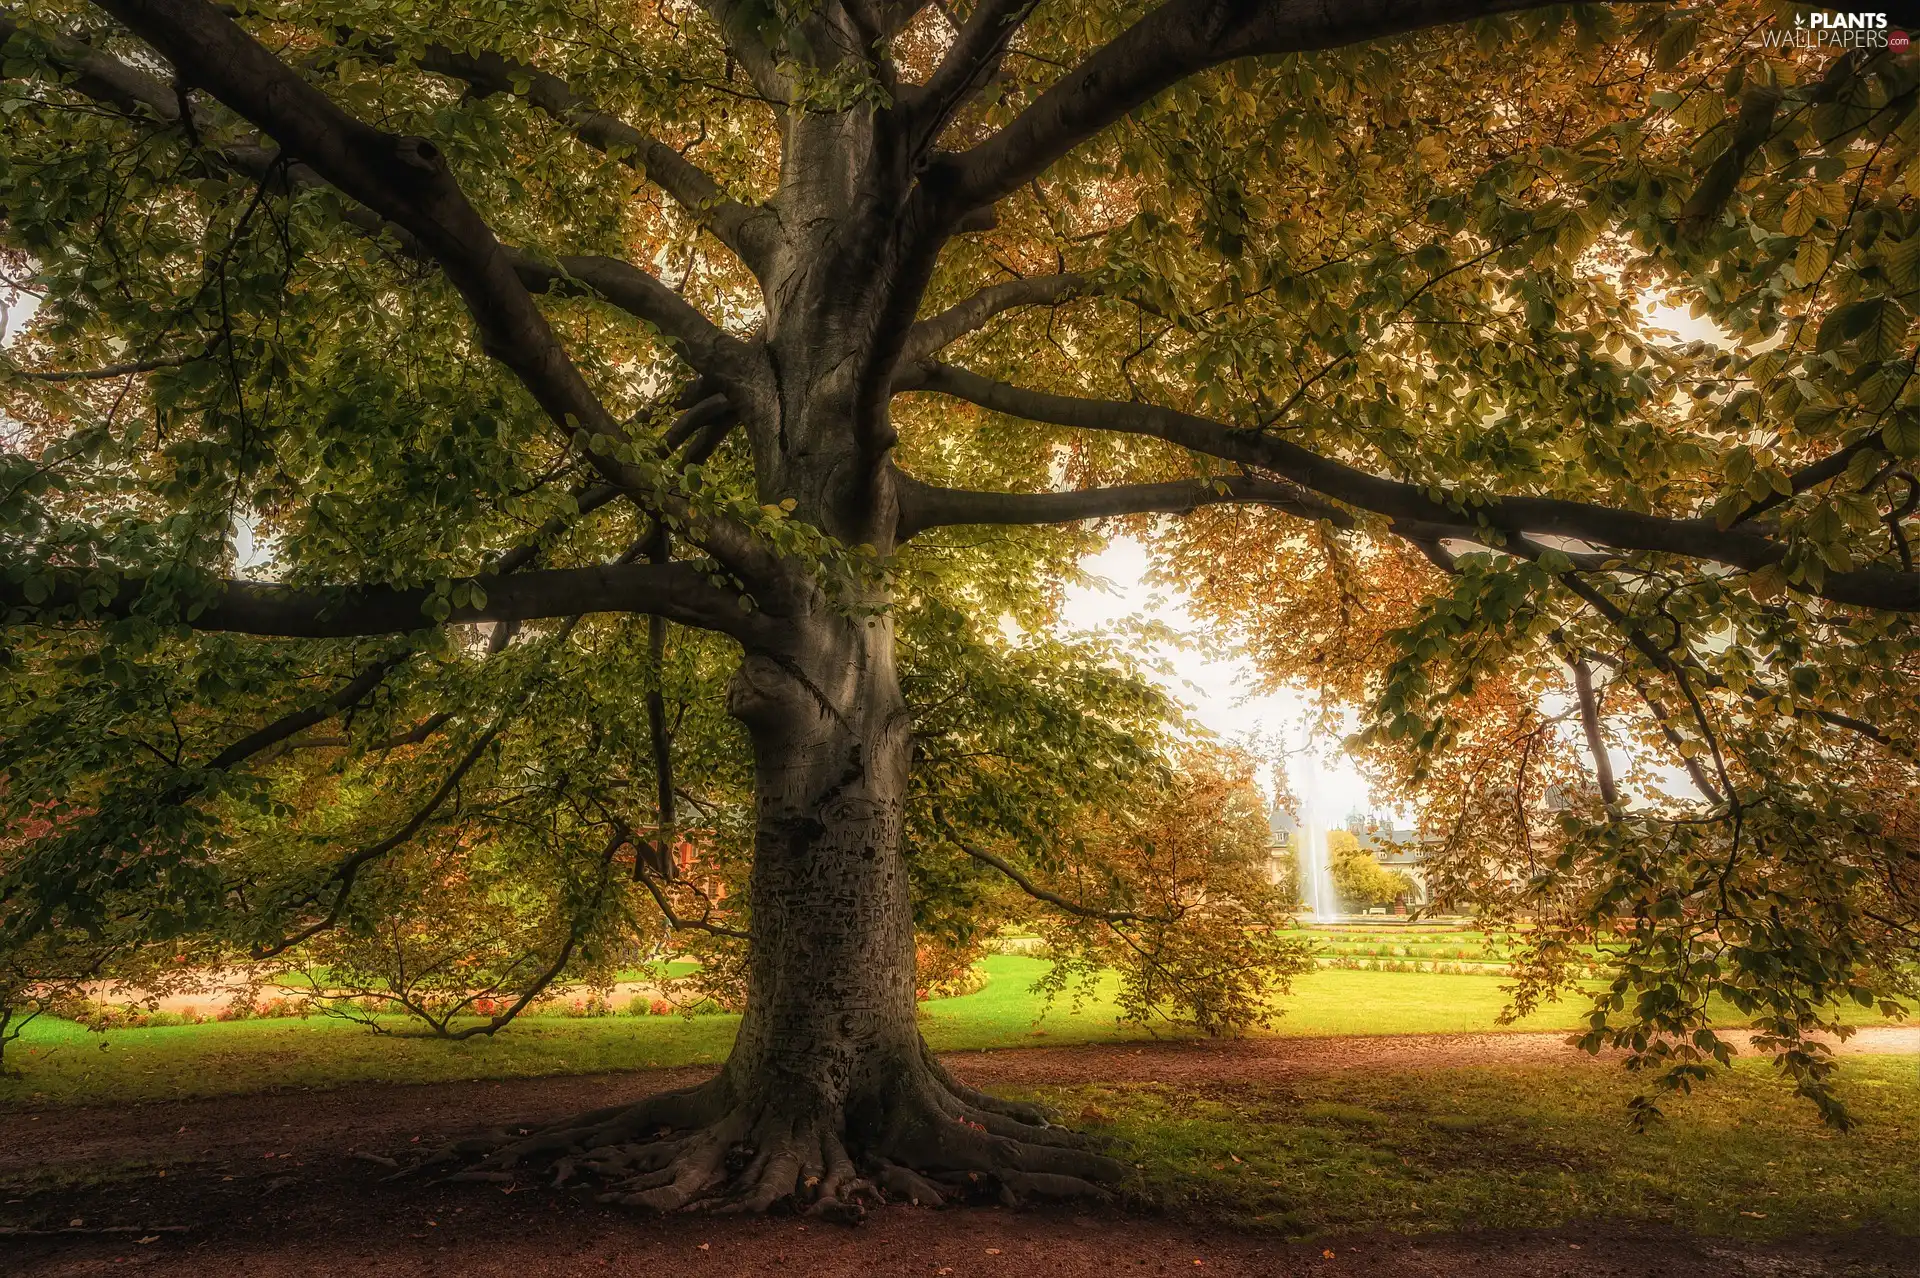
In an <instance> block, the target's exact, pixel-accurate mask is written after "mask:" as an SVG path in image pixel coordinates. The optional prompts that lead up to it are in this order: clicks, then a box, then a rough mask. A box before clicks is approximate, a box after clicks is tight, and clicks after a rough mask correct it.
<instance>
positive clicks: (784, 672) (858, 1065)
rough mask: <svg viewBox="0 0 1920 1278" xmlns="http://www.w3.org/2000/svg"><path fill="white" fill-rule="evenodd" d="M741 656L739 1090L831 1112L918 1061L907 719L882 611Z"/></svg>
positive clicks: (735, 698)
mask: <svg viewBox="0 0 1920 1278" xmlns="http://www.w3.org/2000/svg"><path fill="white" fill-rule="evenodd" d="M806 638H807V640H809V642H806V643H803V644H801V645H798V646H797V649H798V650H797V651H796V652H794V653H793V654H792V655H783V656H782V657H777V658H776V657H772V656H766V655H760V654H749V655H748V656H747V658H746V659H745V660H744V661H743V662H742V663H741V666H740V669H739V671H738V672H737V673H736V674H735V675H734V680H733V685H732V687H731V689H730V690H729V708H730V709H731V710H732V711H733V713H734V714H735V716H737V717H738V718H739V719H740V720H741V721H742V722H743V723H744V724H746V726H747V729H748V731H749V733H750V734H751V736H752V738H753V748H754V762H755V769H754V781H755V792H756V793H755V802H756V805H757V807H758V828H757V831H756V836H755V848H754V862H753V885H752V904H753V940H752V942H751V943H750V944H751V954H752V961H751V966H750V969H749V970H750V978H749V996H748V1004H747V1013H746V1018H745V1020H744V1021H743V1022H742V1023H741V1026H740V1036H739V1038H738V1040H737V1041H736V1042H735V1044H734V1050H733V1055H732V1057H731V1058H730V1060H729V1061H728V1063H727V1076H728V1078H729V1080H730V1084H731V1086H732V1089H733V1090H734V1091H735V1093H736V1094H737V1095H739V1096H741V1097H761V1098H766V1099H768V1100H769V1101H771V1102H772V1103H775V1104H777V1105H781V1106H789V1107H795V1108H797V1109H800V1110H803V1111H808V1112H811V1113H829V1112H833V1111H835V1110H837V1109H839V1108H840V1107H843V1106H844V1105H846V1104H847V1102H848V1101H849V1099H850V1098H866V1097H871V1096H873V1095H874V1094H876V1093H877V1092H879V1091H884V1090H885V1089H887V1088H888V1087H891V1086H893V1085H894V1083H895V1082H897V1080H898V1078H899V1077H900V1076H901V1074H902V1072H903V1071H907V1070H910V1069H912V1068H914V1067H916V1066H917V1064H918V1061H919V1056H920V1037H919V1032H918V1030H917V1029H916V1028H915V1025H914V997H913V994H914V954H913V908H912V902H911V900H910V898H909V892H908V884H907V868H906V862H905V860H904V858H903V856H902V853H901V824H902V815H903V812H904V809H905V803H906V789H907V758H908V753H909V748H910V724H909V719H908V715H907V709H906V703H905V701H904V700H903V699H902V697H901V695H900V686H899V681H898V680H897V678H896V677H895V673H894V666H893V633H892V623H891V621H890V620H889V619H887V618H884V617H880V618H872V619H866V620H862V619H858V618H854V619H843V618H838V617H835V618H831V619H829V620H827V621H825V622H824V623H821V624H817V625H815V626H814V627H812V628H811V632H810V633H808V634H807V636H806Z"/></svg>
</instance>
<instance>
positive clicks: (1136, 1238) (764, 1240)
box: [0, 1029, 1920, 1278]
mask: <svg viewBox="0 0 1920 1278" xmlns="http://www.w3.org/2000/svg"><path fill="white" fill-rule="evenodd" d="M1843 1050H1846V1051H1849V1052H1859V1051H1865V1052H1876V1053H1887V1052H1903V1053H1911V1054H1914V1055H1915V1056H1916V1059H1920V1029H1908V1030H1897V1029H1896V1030H1870V1031H1866V1032H1864V1033H1862V1034H1860V1035H1858V1036H1856V1037H1855V1038H1854V1039H1853V1040H1851V1041H1850V1042H1849V1043H1847V1044H1846V1045H1845V1046H1844V1048H1843ZM945 1059H946V1060H947V1062H948V1064H949V1066H950V1067H951V1068H953V1069H954V1071H955V1072H956V1073H957V1074H959V1075H960V1076H961V1077H963V1078H965V1079H966V1080H967V1081H969V1082H972V1083H975V1084H978V1085H984V1086H1016V1087H1018V1086H1030V1085H1037V1084H1073V1083H1081V1082H1140V1081H1163V1082H1185V1083H1189V1084H1193V1085H1199V1084H1203V1083H1221V1082H1229V1083H1230V1082H1234V1081H1236V1080H1247V1081H1259V1080H1268V1079H1274V1078H1280V1077H1285V1076H1287V1075H1289V1074H1296V1075H1299V1074H1317V1073H1326V1072H1330V1071H1339V1070H1345V1069H1352V1068H1360V1067H1364V1068H1369V1069H1396V1068H1397V1069H1429V1068H1443V1067H1450V1066H1467V1065H1475V1064H1486V1063H1490V1062H1495V1061H1500V1062H1516V1061H1517V1062H1534V1063H1545V1062H1549V1061H1555V1060H1560V1061H1569V1062H1573V1061H1588V1060H1591V1058H1588V1057H1585V1056H1583V1055H1582V1054H1580V1053H1577V1052H1574V1051H1572V1050H1571V1049H1569V1048H1568V1047H1566V1045H1565V1043H1564V1041H1563V1038H1562V1037H1561V1036H1560V1035H1555V1034H1488V1035H1420V1036H1404V1037H1384V1038H1341V1039H1254V1040H1247V1041H1242V1042H1232V1043H1193V1042H1182V1043H1157V1044H1114V1045H1098V1046H1089V1047H1057V1048H1023V1049H1016V1050H1006V1051H995V1052H965V1053H955V1054H952V1055H949V1056H948V1057H946V1058H945ZM707 1073H708V1070H706V1069H704V1068H694V1069H677V1070H649V1071H643V1072H635V1073H625V1074H604V1075H594V1076H573V1077H556V1078H538V1079H518V1080H511V1081H502V1082H465V1083H436V1084H424V1085H409V1086H400V1085H356V1086H350V1087H343V1088H338V1089H334V1090H330V1091H315V1092H293V1093H284V1092H283V1093H278V1094H267V1095H247V1096H233V1097H219V1098H211V1099H205V1100H194V1101H165V1102H150V1103H145V1104H139V1105H130V1106H123V1107H76V1108H60V1109H43V1110H39V1111H23V1110H15V1111H12V1112H9V1113H4V1114H0V1185H5V1186H6V1187H7V1189H8V1190H9V1191H10V1192H9V1193H8V1194H7V1199H9V1200H10V1201H7V1202H5V1203H0V1222H5V1223H14V1222H29V1223H32V1224H34V1225H36V1226H38V1227H43V1228H44V1227H47V1226H49V1225H51V1226H55V1227H66V1226H67V1224H68V1222H69V1221H73V1220H78V1221H80V1222H82V1223H81V1224H80V1225H79V1226H77V1227H78V1228H80V1229H95V1228H100V1227H103V1226H104V1227H123V1226H134V1227H139V1228H142V1229H145V1228H149V1227H153V1226H166V1225H174V1224H179V1225H187V1226H190V1229H189V1231H188V1232H186V1233H183V1234H178V1235H176V1234H169V1233H153V1234H145V1233H137V1234H114V1235H105V1236H88V1235H84V1234H83V1235H74V1236H66V1237H57V1238H22V1237H17V1236H16V1237H0V1274H5V1275H9V1276H11V1275H13V1274H29V1273H30V1274H36V1275H38V1274H46V1275H55V1274H58V1275H67V1274H88V1273H101V1272H105V1271H107V1270H112V1269H120V1268H123V1267H129V1266H131V1267H139V1268H145V1269H151V1270H153V1271H154V1272H157V1273H181V1274H185V1273H188V1272H191V1273H192V1274H193V1275H194V1278H223V1276H224V1275H228V1274H239V1273H246V1274H250V1275H283V1274H284V1275H294V1274H323V1273H324V1274H441V1273H459V1274H462V1275H469V1274H471V1275H488V1274H500V1275H508V1274H511V1275H514V1276H515V1278H535V1276H537V1275H546V1274H596V1273H601V1274H603V1273H609V1272H617V1273H633V1274H654V1273H673V1274H681V1273H685V1274H689V1275H704V1274H712V1275H731V1274H773V1273H779V1274H782V1275H811V1274H821V1275H853V1274H860V1275H865V1274H915V1275H921V1274H924V1275H929V1276H932V1278H938V1276H939V1275H943V1274H945V1275H951V1276H952V1278H962V1276H965V1275H981V1276H982V1278H997V1276H999V1275H1020V1278H1031V1275H1033V1273H1034V1271H1035V1269H1036V1268H1037V1267H1040V1266H1044V1267H1045V1270H1046V1274H1045V1278H1074V1276H1075V1275H1092V1274H1099V1275H1102V1278H1111V1275H1112V1274H1113V1273H1114V1271H1116V1270H1117V1271H1120V1272H1125V1273H1141V1274H1162V1273H1172V1272H1181V1273H1215V1274H1266V1275H1279V1274H1296V1273H1299V1274H1304V1273H1314V1274H1349V1273H1351V1274H1381V1275H1385V1274H1395V1275H1398V1274H1406V1275H1416V1276H1418V1275H1433V1276H1435V1278H1454V1276H1456V1275H1458V1276H1459V1278H1467V1276H1469V1275H1471V1278H1511V1276H1515V1275H1535V1274H1540V1275H1545V1274H1570V1275H1575V1274H1577V1275H1588V1274H1591V1275H1601V1274H1616V1275H1625V1274H1633V1275H1640V1274H1655V1273H1669V1274H1674V1275H1676V1276H1678V1275H1683V1274H1684V1275H1689V1276H1691V1275H1729V1276H1731V1275H1740V1276H1742V1278H1745V1276H1748V1275H1752V1276H1754V1278H1759V1275H1763V1274H1764V1275H1770V1276H1772V1275H1798V1274H1809V1275H1811V1274H1920V1261H1916V1260H1915V1259H1914V1257H1913V1256H1912V1255H1911V1254H1910V1253H1912V1252H1913V1251H1914V1250H1915V1249H1914V1246H1913V1242H1912V1240H1911V1239H1897V1238H1895V1239H1887V1238H1877V1237H1873V1236H1852V1237H1849V1238H1847V1239H1844V1240H1841V1241H1836V1242H1830V1243H1827V1242H1822V1243H1817V1244H1816V1243H1806V1244H1802V1245H1798V1246H1793V1247H1786V1248H1765V1247H1758V1246H1747V1245H1741V1244H1732V1243H1726V1242H1720V1241H1713V1240H1703V1239H1696V1238H1691V1237H1688V1236H1684V1235H1678V1234H1671V1233H1657V1232H1652V1233H1650V1232H1644V1231H1642V1232H1626V1233H1614V1232H1607V1231H1601V1230H1598V1229H1588V1230H1584V1231H1583V1230H1573V1231H1552V1232H1541V1233H1531V1232H1529V1233H1510V1232H1509V1233H1498V1234H1491V1233H1490V1234H1456V1235H1433V1236H1428V1237H1424V1238H1416V1239H1407V1238H1401V1237H1397V1236H1388V1235H1380V1236H1368V1237H1362V1238H1355V1239H1345V1240H1334V1241H1325V1240H1322V1241H1320V1242H1316V1243H1313V1244H1312V1245H1310V1246H1309V1245H1305V1244H1288V1243H1284V1242H1282V1241H1279V1240H1277V1239H1273V1238H1270V1237H1265V1236H1255V1235H1240V1234H1233V1233H1227V1232H1222V1231H1220V1230H1218V1229H1207V1228H1203V1227H1200V1226H1196V1225H1192V1224H1188V1223H1182V1222H1176V1221H1169V1220H1164V1219H1155V1218H1150V1217H1113V1218H1104V1219H1100V1220H1098V1221H1095V1220H1093V1219H1090V1218H1086V1217H1071V1216H1062V1215H1048V1214H1022V1213H1010V1212H1003V1211H999V1210H993V1209H966V1210H961V1211H949V1212H940V1213H929V1212H921V1211H916V1210H913V1209H907V1208H888V1209H886V1210H883V1211H880V1212H877V1213H875V1214H874V1216H873V1217H872V1218H871V1219H870V1221H869V1223H868V1224H867V1225H866V1226H865V1227H863V1228H862V1229H860V1230H857V1231H848V1230H842V1229H835V1228H829V1227H826V1226H821V1225H814V1226H812V1227H807V1226H805V1225H803V1224H802V1223H801V1222H798V1221H795V1220H792V1219H787V1220H771V1221H764V1220H714V1219H709V1218H692V1219H679V1220H665V1221H662V1220H657V1219H649V1218H644V1217H638V1216H635V1215H632V1214H630V1213H626V1212H614V1211H609V1210H605V1209H602V1208H599V1207H597V1206H595V1205H593V1204H592V1203H591V1202H590V1201H589V1200H585V1199H578V1198H574V1197H570V1196H567V1195H563V1194H551V1193H546V1192H542V1191H533V1192H525V1191H518V1192H516V1191H515V1189H514V1187H509V1189H508V1190H507V1191H504V1192H503V1191H502V1189H501V1188H500V1187H498V1186H491V1185H440V1186H436V1185H428V1184H420V1183H415V1182H411V1181H402V1182H400V1183H399V1184H397V1185H391V1186H386V1185H382V1184H380V1177H381V1176H382V1175H384V1174H385V1172H384V1169H383V1168H382V1167H380V1166H379V1165H377V1164H376V1163H373V1162H370V1161H367V1160H365V1159H363V1158H362V1157H360V1156H361V1155H365V1154H369V1153H371V1154H375V1155H378V1156H380V1157H387V1156H393V1155H399V1156H401V1157H402V1158H404V1157H405V1156H406V1154H407V1153H408V1151H410V1150H412V1149H414V1148H417V1147H418V1146H420V1145H426V1146H432V1145H434V1144H436V1143H438V1142H439V1141H441V1140H443V1139H445V1138H447V1137H448V1136H451V1135H453V1134H456V1133H461V1132H465V1131H469V1130H471V1129H474V1128H476V1127H481V1126H488V1125H492V1124H495V1123H500V1122H504V1121H507V1120H510V1119H515V1118H518V1119H525V1120H532V1119H538V1118H541V1117H544V1116H551V1115H555V1114H564V1113H567V1112H570V1111H575V1110H581V1109H586V1108H591V1107H594V1106H599V1105H606V1104H610V1103H615V1102H618V1101H621V1100H623V1099H628V1098H637V1097H639V1096H642V1095H645V1094H647V1093H650V1092H654V1091H659V1090H662V1089H664V1088H670V1087H677V1086H684V1085H686V1084H689V1083H692V1082H695V1081H698V1080H699V1079H701V1078H703V1077H705V1076H706V1074H707ZM21 1213H26V1214H25V1215H22V1214H21ZM141 1237H150V1238H152V1241H150V1242H145V1243H142V1242H140V1241H138V1240H139V1239H140V1238H141ZM1326 1250H1331V1251H1333V1252H1334V1253H1335V1254H1334V1256H1333V1257H1331V1258H1329V1257H1327V1256H1325V1255H1323V1254H1322V1252H1323V1251H1326ZM1195 1261H1200V1262H1201V1263H1200V1264H1198V1265H1196V1264H1194V1262H1195Z"/></svg>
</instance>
